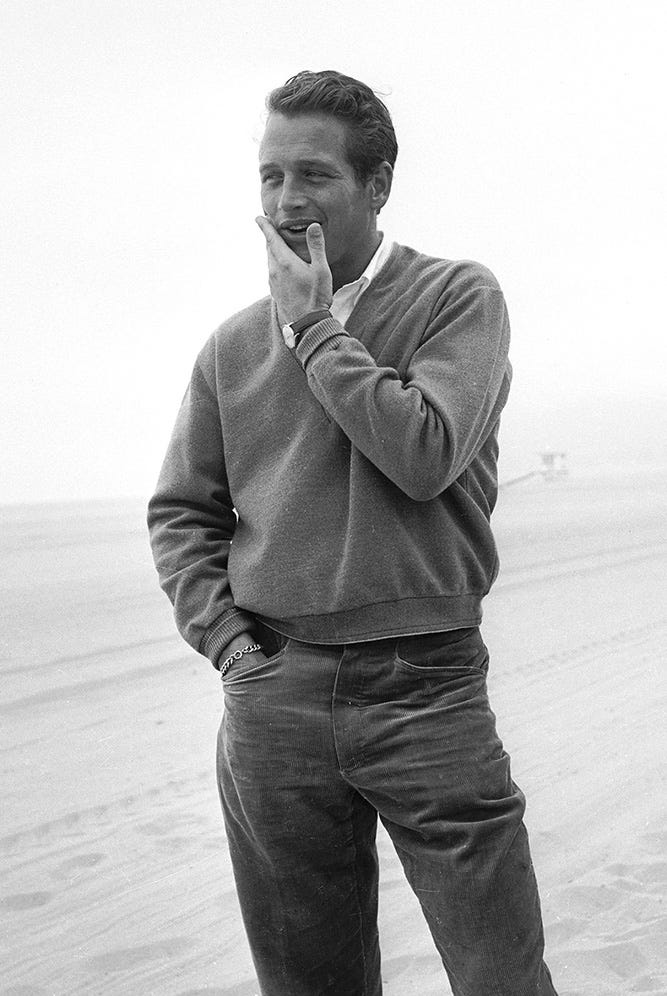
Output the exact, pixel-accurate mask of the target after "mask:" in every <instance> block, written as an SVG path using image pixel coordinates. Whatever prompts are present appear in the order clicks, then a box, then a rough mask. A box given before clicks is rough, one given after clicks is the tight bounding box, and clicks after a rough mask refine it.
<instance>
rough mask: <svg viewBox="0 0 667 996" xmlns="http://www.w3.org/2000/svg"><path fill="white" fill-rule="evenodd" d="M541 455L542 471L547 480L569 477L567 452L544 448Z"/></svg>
mask: <svg viewBox="0 0 667 996" xmlns="http://www.w3.org/2000/svg"><path fill="white" fill-rule="evenodd" d="M539 457H540V459H541V461H542V466H541V467H540V472H541V473H542V476H543V477H544V479H545V481H553V480H555V479H556V478H557V477H567V464H566V463H565V459H566V454H565V453H563V452H561V451H559V450H543V451H542V452H541V453H540V454H539Z"/></svg>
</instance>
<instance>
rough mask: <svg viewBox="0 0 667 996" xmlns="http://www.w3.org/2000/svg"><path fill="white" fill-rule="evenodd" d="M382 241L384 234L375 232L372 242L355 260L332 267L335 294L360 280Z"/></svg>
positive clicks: (345, 261) (343, 261) (341, 262)
mask: <svg viewBox="0 0 667 996" xmlns="http://www.w3.org/2000/svg"><path fill="white" fill-rule="evenodd" d="M381 241H382V232H378V231H374V232H373V234H372V238H371V241H370V242H369V243H368V245H367V246H366V247H365V249H364V251H363V252H360V253H359V254H358V255H357V256H356V258H355V259H354V260H341V261H340V262H339V263H338V265H334V266H332V268H331V277H332V280H333V290H334V294H335V293H336V291H337V290H340V288H341V287H344V286H345V284H351V283H352V281H353V280H358V278H359V277H360V276H361V274H362V273H363V272H364V270H365V269H366V267H367V266H368V264H369V263H370V261H371V260H372V258H373V256H374V255H375V253H376V252H377V250H378V246H379V245H380V242H381Z"/></svg>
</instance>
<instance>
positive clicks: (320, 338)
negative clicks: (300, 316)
mask: <svg viewBox="0 0 667 996" xmlns="http://www.w3.org/2000/svg"><path fill="white" fill-rule="evenodd" d="M349 338H350V337H349V335H348V334H347V332H346V331H345V328H344V326H342V325H341V323H340V322H339V321H338V319H337V318H325V319H324V321H322V322H317V324H316V325H311V327H310V328H309V329H307V330H306V331H305V332H304V333H303V335H302V336H301V338H300V339H299V343H298V345H297V347H296V350H295V353H296V358H297V359H298V361H299V363H300V364H301V366H302V367H304V369H305V367H306V366H307V365H308V363H309V362H310V360H312V358H313V356H314V355H315V353H320V352H322V353H328V352H329V350H331V349H338V347H339V345H340V344H341V342H342V341H343V339H349Z"/></svg>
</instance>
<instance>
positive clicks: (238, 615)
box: [199, 609, 254, 670]
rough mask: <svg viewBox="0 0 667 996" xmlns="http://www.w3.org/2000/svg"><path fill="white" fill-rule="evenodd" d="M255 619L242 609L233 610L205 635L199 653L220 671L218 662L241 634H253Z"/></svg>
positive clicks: (210, 627) (214, 624)
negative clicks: (227, 647)
mask: <svg viewBox="0 0 667 996" xmlns="http://www.w3.org/2000/svg"><path fill="white" fill-rule="evenodd" d="M253 624H254V620H253V617H252V616H250V615H248V613H247V612H243V611H242V610H241V609H232V610H231V611H230V612H227V613H225V615H224V616H223V618H222V619H220V620H219V621H216V622H215V623H213V625H212V626H209V628H208V629H207V630H206V632H205V633H204V636H203V637H202V641H201V644H200V646H199V652H200V653H202V654H203V655H204V657H208V659H209V660H210V662H211V664H212V665H213V667H214V668H217V669H218V670H219V665H218V662H219V660H220V658H221V657H222V653H223V650H224V649H225V647H226V646H227V644H229V643H231V642H232V640H234V639H235V638H236V637H237V636H240V635H241V633H249V632H252V628H253Z"/></svg>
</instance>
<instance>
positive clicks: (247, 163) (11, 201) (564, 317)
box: [0, 0, 667, 502]
mask: <svg viewBox="0 0 667 996" xmlns="http://www.w3.org/2000/svg"><path fill="white" fill-rule="evenodd" d="M666 28H667V4H665V3H664V2H662V0H655V2H647V0H635V2H633V3H629V2H628V3H621V2H618V0H607V2H589V0H558V2H544V0H525V2H524V0H485V2H482V0H455V2H454V0H426V2H423V0H422V2H420V3H412V4H409V3H395V2H392V0H381V2H378V0H370V2H360V0H354V2H351V0H337V2H336V3H330V2H325V0H313V2H311V3H310V4H303V3H293V2H290V0H283V2H278V3H275V2H273V3H272V2H264V0H150V2H148V0H129V2H128V0H48V2H45V0H2V2H1V3H0V84H1V86H2V92H3V96H4V98H5V100H4V101H3V104H4V107H3V110H2V120H0V135H1V139H0V141H2V145H3V150H2V160H1V161H2V172H3V182H2V184H1V185H0V198H1V203H2V224H1V226H0V247H1V252H2V263H3V265H2V273H3V275H2V281H1V290H0V329H1V330H2V353H1V357H2V359H1V363H0V389H1V392H2V394H1V396H2V409H3V411H2V423H1V426H0V446H1V447H2V468H3V469H2V477H1V479H0V501H5V502H7V501H41V500H47V499H69V498H86V497H105V496H116V495H119V496H121V495H138V494H144V495H148V494H149V493H150V491H151V489H152V487H153V484H154V482H155V479H156V475H157V473H158V470H159V465H160V462H161V458H162V454H163V451H164V448H165V446H166V443H167V439H168V436H169V432H170V430H171V426H172V424H173V420H174V417H175V414H176V410H177V408H178V405H179V403H180V399H181V396H182V394H183V391H184V389H185V386H186V383H187V379H188V377H189V373H190V370H191V368H192V364H193V362H194V359H195V357H196V354H197V352H198V350H199V348H200V347H201V345H202V344H203V342H204V341H205V339H206V338H207V336H208V335H209V334H210V332H212V331H213V329H214V328H215V327H216V325H217V324H219V322H220V321H222V320H223V319H224V318H225V317H226V316H228V315H229V314H231V313H232V312H233V311H236V310H238V309H239V308H241V307H244V306H245V305H246V304H248V303H250V302H251V301H252V300H255V299H256V298H258V297H261V296H262V295H264V294H265V293H266V292H267V281H266V272H265V253H264V246H263V239H262V236H261V234H260V232H259V231H258V230H257V228H256V226H255V224H254V221H253V219H254V216H255V215H256V214H257V213H258V212H259V186H258V182H257V166H256V158H257V142H258V138H259V136H260V135H261V129H262V109H263V101H264V97H265V94H266V92H267V91H268V90H269V89H271V88H272V87H274V86H276V85H279V84H280V83H282V82H284V80H285V79H286V78H287V77H288V76H290V75H293V74H294V73H295V72H297V71H298V70H300V69H304V68H308V69H327V68H336V69H340V70H341V71H343V72H346V73H348V74H350V75H353V76H357V77H359V78H360V79H363V80H364V81H366V82H367V83H369V84H370V85H371V86H373V87H374V88H375V89H376V90H378V91H379V92H381V93H382V94H383V95H384V96H385V99H386V102H387V104H388V106H389V109H390V111H391V113H392V116H393V118H394V123H395V126H396V131H397V135H398V140H399V158H398V163H397V170H396V178H395V183H394V189H393V193H392V199H391V201H390V204H389V206H388V208H387V209H386V210H385V212H383V215H382V219H381V220H382V222H383V225H382V227H383V229H384V230H385V231H387V232H389V233H390V234H391V236H392V237H393V238H395V239H397V240H398V241H400V242H403V243H404V244H408V245H412V246H414V247H415V248H418V249H421V250H423V251H426V252H429V253H431V254H434V255H437V256H444V257H448V258H456V257H469V258H474V259H478V260H481V261H482V262H483V263H485V264H486V265H487V266H489V267H490V268H491V269H492V270H494V272H495V273H496V275H497V277H498V279H499V280H500V282H501V285H502V287H503V289H504V290H505V294H506V297H507V300H508V305H509V309H510V317H511V320H512V327H513V350H512V358H513V362H514V366H515V383H514V388H513V399H512V402H511V406H510V408H509V409H508V412H507V416H506V419H505V424H504V426H503V430H502V435H501V444H503V445H504V446H505V453H506V456H505V464H504V465H503V464H501V468H502V467H503V466H504V467H505V471H504V473H505V474H506V475H507V474H510V475H511V474H513V473H516V472H520V471H521V470H523V469H526V470H527V469H531V467H532V466H534V465H535V451H536V450H538V449H539V448H540V447H541V446H543V445H551V446H554V447H557V448H560V449H564V450H566V451H567V452H568V454H569V455H570V458H571V462H572V464H573V466H574V467H575V468H576V467H590V466H595V465H596V462H597V463H599V464H600V465H603V464H609V463H611V462H614V461H620V462H625V463H632V462H633V461H634V462H641V463H646V462H649V463H653V464H659V463H665V462H667V458H666V455H665V442H664V437H665V429H666V428H667V426H665V424H664V422H660V421H659V420H660V419H662V418H664V413H665V406H664V403H663V401H662V400H661V399H662V398H663V397H664V394H665V390H664V388H665V360H666V356H665V350H664V341H665V335H666V331H667V330H666V328H665V318H664V312H663V310H662V303H663V301H664V297H665V290H664V288H665V265H666V263H667V259H666V254H665V251H664V243H665V233H666V231H667V217H666V215H667V208H666V199H665V189H664V177H665V174H666V166H667V164H666V161H665V160H666V156H665V150H666V140H665V119H666V115H665V103H664V95H665V93H666V92H667V76H666V74H665V70H664V68H663V67H664V62H665V57H664V39H665V31H666Z"/></svg>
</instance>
